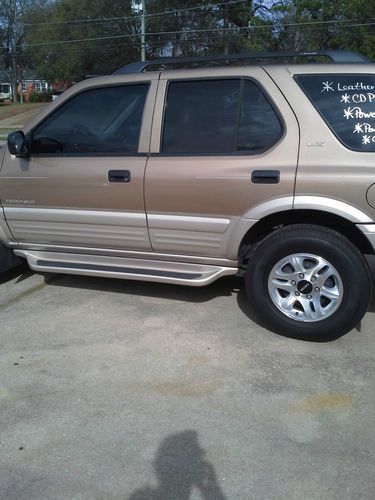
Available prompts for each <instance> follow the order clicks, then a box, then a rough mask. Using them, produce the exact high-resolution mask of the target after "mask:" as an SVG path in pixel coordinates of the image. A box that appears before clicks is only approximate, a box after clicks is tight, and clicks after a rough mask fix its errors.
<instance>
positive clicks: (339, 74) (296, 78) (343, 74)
mask: <svg viewBox="0 0 375 500" xmlns="http://www.w3.org/2000/svg"><path fill="white" fill-rule="evenodd" d="M300 76H320V77H322V76H324V77H329V76H357V77H360V76H371V77H372V78H374V79H375V73H358V72H356V71H354V72H353V73H351V72H349V71H346V72H345V73H328V72H327V73H298V74H294V75H293V79H294V81H295V82H296V84H297V85H298V88H299V89H300V90H301V92H302V93H303V95H304V96H305V97H307V99H308V100H309V101H310V102H311V104H312V106H313V107H314V109H315V110H316V111H317V113H319V116H320V117H321V119H322V120H323V122H324V123H325V124H326V125H327V127H328V128H329V129H330V131H331V132H332V134H333V135H334V137H335V138H336V139H337V141H338V142H339V143H340V144H341V145H342V146H344V148H346V149H348V150H349V151H353V153H362V154H363V153H365V154H374V153H375V151H365V150H363V149H355V148H352V147H350V146H348V145H347V144H346V143H345V142H344V141H343V140H342V139H341V138H340V137H339V136H338V135H337V133H336V132H335V130H334V129H333V127H332V126H331V124H330V123H329V122H328V120H327V119H326V118H325V117H324V116H323V114H322V113H321V112H320V109H319V108H318V107H317V106H316V103H314V101H313V100H312V99H311V98H310V96H309V95H308V94H307V92H305V90H304V89H303V87H302V85H301V84H300V83H299V82H298V77H300Z"/></svg>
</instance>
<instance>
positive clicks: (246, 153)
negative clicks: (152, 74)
mask: <svg viewBox="0 0 375 500" xmlns="http://www.w3.org/2000/svg"><path fill="white" fill-rule="evenodd" d="M209 80H214V81H215V80H216V81H217V80H240V99H239V106H238V110H237V113H238V115H239V113H240V108H241V106H240V104H241V99H242V96H243V87H244V84H243V83H242V82H244V81H245V80H249V81H251V82H253V83H254V84H255V85H256V86H257V87H258V89H259V91H260V92H261V93H262V94H263V96H264V97H265V99H266V101H267V102H268V103H269V105H270V106H271V108H272V110H273V111H274V113H275V115H276V117H277V119H278V120H279V123H280V128H281V132H280V135H279V136H278V138H277V139H276V140H275V141H274V142H273V143H272V145H271V146H268V147H266V148H263V149H259V150H257V151H255V152H251V151H232V152H227V153H217V152H212V153H211V152H205V153H202V152H198V153H165V152H164V151H162V148H163V136H164V122H165V115H166V109H167V97H168V91H169V84H170V83H174V82H185V83H186V82H194V81H198V82H206V81H209ZM241 87H242V88H241ZM238 119H239V116H237V119H236V127H237V129H236V131H235V143H236V144H237V142H238V134H239V126H238V125H239V121H237V120H238ZM286 130H287V127H286V124H285V120H284V118H283V116H282V114H281V112H280V111H279V108H278V107H277V106H276V103H275V101H274V100H273V99H272V97H271V96H270V95H269V93H268V92H267V90H266V89H265V88H264V87H263V85H262V84H261V83H260V82H259V81H258V80H256V79H255V78H253V77H249V76H244V75H230V76H220V77H217V76H208V77H195V78H170V79H169V80H168V81H167V86H166V89H165V94H164V104H163V117H162V122H161V130H160V140H159V152H158V153H150V156H153V157H155V156H158V157H159V156H161V157H167V158H168V157H174V156H175V157H198V156H257V155H261V154H264V153H265V152H266V151H270V150H271V149H273V148H274V147H275V146H277V145H278V144H279V143H280V142H281V141H282V140H283V138H284V137H285V135H286Z"/></svg>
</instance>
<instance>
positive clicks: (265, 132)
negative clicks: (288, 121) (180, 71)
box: [161, 78, 282, 154]
mask: <svg viewBox="0 0 375 500" xmlns="http://www.w3.org/2000/svg"><path fill="white" fill-rule="evenodd" d="M281 135H282V126H281V123H280V120H279V118H278V115H277V113H276V112H275V110H274V109H273V107H272V106H271V104H270V102H269V101H268V99H267V98H266V96H265V94H264V93H263V92H262V91H261V89H260V88H259V87H258V85H257V84H256V83H254V82H253V81H251V80H245V79H240V78H233V79H225V80H224V79H221V80H191V81H178V82H170V83H169V85H168V93H167V101H166V108H165V115H164V128H163V138H162V148H161V149H162V152H164V153H169V154H225V153H227V154H232V153H236V152H243V153H248V154H254V153H260V152H262V151H265V150H266V149H268V148H270V147H271V146H273V145H274V144H275V143H276V142H277V141H278V140H279V139H280V137H281Z"/></svg>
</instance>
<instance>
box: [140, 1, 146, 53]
mask: <svg viewBox="0 0 375 500" xmlns="http://www.w3.org/2000/svg"><path fill="white" fill-rule="evenodd" d="M145 4H146V0H141V8H142V15H141V61H145V60H146V16H145V15H146V5H145Z"/></svg>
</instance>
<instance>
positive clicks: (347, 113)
mask: <svg viewBox="0 0 375 500" xmlns="http://www.w3.org/2000/svg"><path fill="white" fill-rule="evenodd" d="M344 117H345V118H346V119H347V120H349V118H354V116H353V110H352V108H350V107H349V108H346V109H344Z"/></svg>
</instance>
